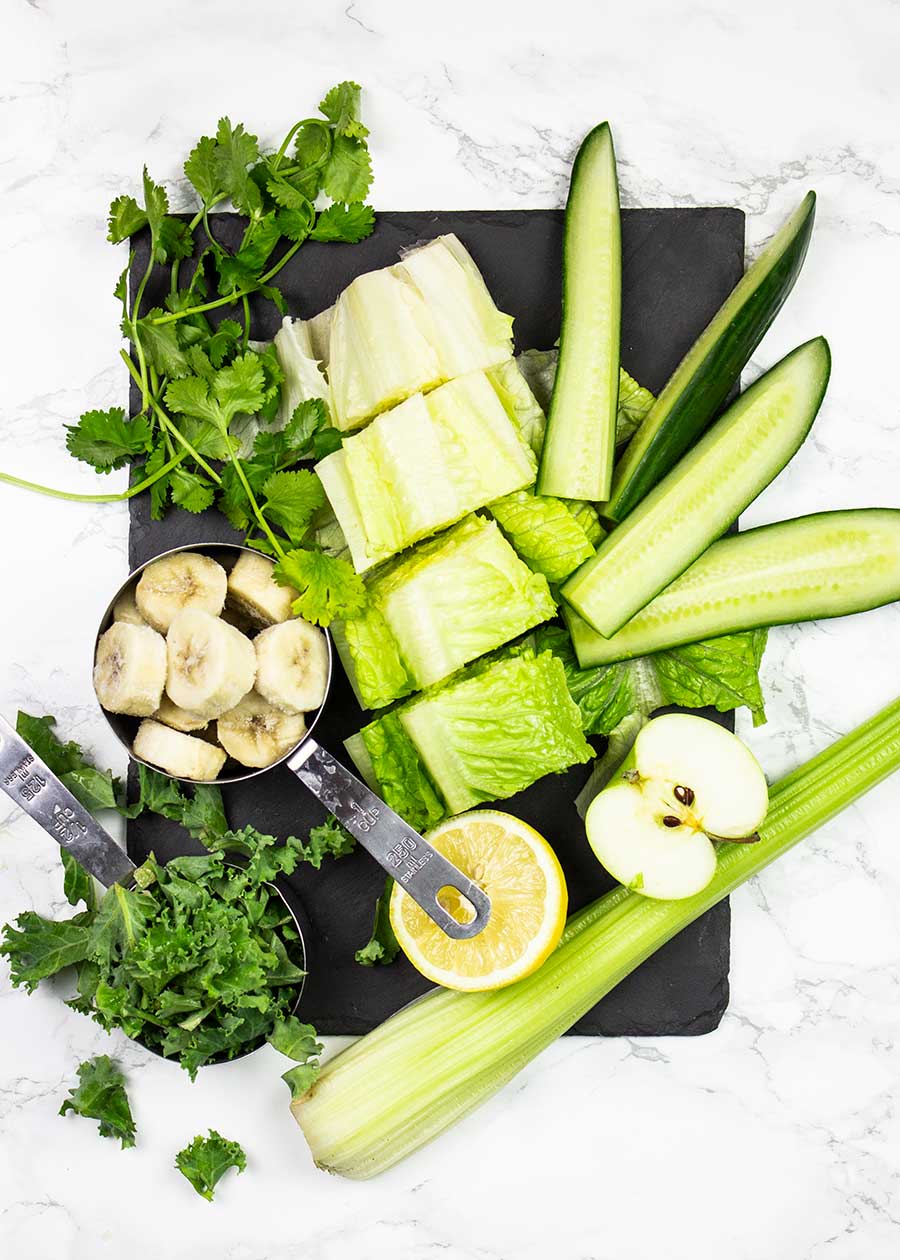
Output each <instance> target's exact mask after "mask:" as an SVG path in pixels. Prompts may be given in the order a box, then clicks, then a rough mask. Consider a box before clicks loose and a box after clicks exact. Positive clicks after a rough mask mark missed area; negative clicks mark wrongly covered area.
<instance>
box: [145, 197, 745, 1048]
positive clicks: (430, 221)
mask: <svg viewBox="0 0 900 1260" xmlns="http://www.w3.org/2000/svg"><path fill="white" fill-rule="evenodd" d="M214 217H215V220H216V226H215V231H216V234H217V236H219V237H220V239H221V240H222V241H223V243H225V244H229V245H231V246H235V245H236V244H237V241H238V240H239V234H240V230H241V221H240V219H238V218H237V216H234V215H216V216H214ZM622 219H623V224H622V227H623V310H622V362H623V365H624V366H625V368H626V369H627V370H628V371H629V372H631V373H632V375H634V376H635V377H636V378H637V380H639V381H640V382H641V383H642V384H644V385H646V386H647V387H648V388H649V389H651V390H653V391H658V390H659V389H660V388H661V386H662V385H663V384H664V383H665V381H666V379H667V378H668V376H669V375H670V373H671V372H672V370H673V369H674V367H675V366H676V364H677V363H678V361H679V359H680V358H681V357H682V355H683V354H684V352H685V351H686V350H687V349H688V347H689V346H690V344H691V342H692V341H693V340H694V339H695V337H696V336H697V334H698V333H699V332H700V331H701V329H702V328H703V327H704V326H705V325H706V323H707V322H708V321H709V319H710V318H711V316H712V315H713V314H714V312H715V311H716V310H717V308H718V307H719V306H720V305H721V303H722V301H723V300H724V298H725V297H726V296H727V294H728V293H729V292H730V290H731V289H732V288H733V287H734V285H735V283H736V282H737V280H738V278H739V277H740V275H741V273H742V271H743V258H744V216H743V213H742V212H741V211H739V210H734V209H727V208H711V209H672V210H626V211H624V212H623V216H622ZM562 221H563V216H562V212H561V211H557V210H533V211H532V210H525V211H520V210H517V211H485V212H480V211H461V212H460V211H447V212H443V211H434V212H409V213H407V212H393V213H382V214H380V215H379V216H378V224H377V227H376V230H375V233H374V234H373V235H372V236H371V237H370V238H369V239H368V240H366V241H363V242H362V243H360V244H358V245H353V246H348V245H335V244H328V245H323V244H317V243H315V242H310V243H307V244H306V245H304V247H303V249H302V250H301V251H300V252H299V253H298V254H297V256H296V257H295V258H294V259H293V260H292V261H291V263H290V264H289V265H288V266H287V267H286V268H285V270H284V271H283V272H282V273H281V275H280V276H279V280H278V283H279V284H280V286H281V288H282V290H283V292H284V293H285V296H286V297H287V300H288V304H289V308H290V312H291V314H292V315H295V316H302V317H304V318H308V317H310V316H312V315H314V314H316V313H317V312H318V311H320V310H323V309H324V308H325V307H326V306H329V305H330V304H331V303H332V302H333V301H334V299H335V298H336V297H337V295H338V293H339V292H340V291H341V289H343V288H344V287H345V286H346V285H347V284H348V283H349V281H350V280H352V279H353V277H354V276H356V275H357V274H359V273H360V272H362V271H368V270H371V269H372V268H375V267H382V266H385V265H386V264H389V263H391V262H393V261H395V259H396V258H397V255H398V253H399V251H400V250H402V249H404V248H405V247H408V246H410V245H411V244H413V243H414V242H416V241H419V240H424V239H428V238H430V237H432V236H436V235H438V234H440V233H442V232H456V233H457V235H458V236H459V237H460V238H461V239H462V241H463V242H464V243H465V245H466V246H467V247H468V248H469V250H470V251H471V252H472V254H473V256H474V258H475V261H476V262H477V263H478V265H479V266H480V268H481V270H482V272H483V273H484V276H485V279H486V281H487V283H488V286H489V287H490V290H491V292H492V294H493V296H494V298H495V300H496V302H497V304H498V305H499V306H500V308H501V309H502V310H505V311H509V312H510V313H511V314H513V315H514V316H515V318H516V323H515V332H516V343H517V348H518V349H528V348H532V347H536V348H540V349H543V348H546V347H548V346H551V345H552V344H553V343H554V341H555V339H556V337H557V336H558V335H559V317H560V283H561V282H560V260H561V244H562ZM142 254H143V257H142V256H141V255H142ZM145 264H146V243H144V245H143V248H141V247H140V246H139V248H138V254H137V257H136V262H135V270H136V272H137V274H138V275H140V274H141V273H142V272H143V269H144V266H145ZM148 296H149V301H148V303H147V305H148V306H149V305H150V304H152V303H153V302H154V301H156V300H157V298H156V297H155V296H154V294H153V292H152V288H151V290H150V292H149V294H148ZM253 314H254V320H255V323H254V327H253V335H254V336H255V337H258V338H260V339H264V338H268V337H271V336H272V335H273V334H274V332H275V331H276V330H277V327H278V317H277V315H276V314H275V312H274V311H273V309H272V307H271V305H270V304H268V303H265V304H262V303H259V304H257V306H256V307H255V309H254V312H253ZM133 401H134V400H133ZM130 509H131V535H130V553H129V554H130V558H131V564H132V567H134V566H136V565H138V564H142V563H143V562H144V561H145V560H148V559H150V558H151V557H153V556H154V555H157V554H158V553H159V552H162V551H165V550H167V549H168V548H170V547H176V546H181V545H184V544H190V543H200V542H204V541H206V542H212V541H223V542H239V541H241V540H240V538H239V537H238V535H237V534H235V532H234V531H233V530H232V529H231V527H230V526H229V524H228V522H227V521H226V520H225V519H224V518H223V517H221V516H219V515H218V514H217V513H215V512H209V513H206V514H205V515H204V516H203V517H201V518H196V517H192V516H189V515H188V514H187V513H185V512H178V513H170V514H169V516H168V517H167V518H166V519H165V520H164V521H162V522H153V521H150V519H149V506H148V503H147V496H146V495H142V496H139V497H138V498H136V499H132V500H131V504H130ZM708 716H711V717H716V715H715V714H713V713H709V714H708ZM364 720H365V719H364V717H363V714H362V713H361V711H360V709H359V707H358V706H357V704H356V701H355V700H354V698H353V696H352V694H351V691H350V688H349V685H348V684H347V682H346V679H345V678H344V676H343V674H342V672H341V671H340V670H339V669H338V670H337V671H336V677H335V683H334V687H333V690H332V694H331V698H330V700H329V703H328V707H327V710H326V712H325V714H324V715H323V717H322V722H321V725H320V726H319V728H318V731H317V738H320V740H321V742H322V743H323V744H324V745H325V747H327V748H330V749H331V750H332V752H335V753H337V754H338V755H341V754H342V753H343V748H342V740H343V739H344V738H345V737H346V736H347V735H350V734H351V733H352V732H354V731H356V730H358V729H359V727H360V726H361V725H362V724H363V722H364ZM719 720H722V721H724V720H725V719H721V718H720V719H719ZM588 769H589V768H587V767H584V766H579V767H576V768H574V769H573V770H571V771H570V772H568V773H567V774H564V775H561V776H555V777H551V778H548V779H545V780H543V781H541V782H540V783H537V784H535V785H534V786H533V787H531V788H529V789H528V791H526V792H522V793H520V794H519V795H518V796H516V797H513V798H512V799H511V800H510V801H507V802H506V803H505V804H504V806H503V808H504V809H509V810H510V811H511V812H512V813H515V814H518V815H520V816H521V817H522V818H525V819H526V820H527V821H528V822H530V823H532V824H533V825H534V826H536V827H537V829H538V830H539V831H541V832H543V834H544V835H546V836H548V837H549V838H550V839H551V841H552V842H553V843H554V845H555V846H556V848H557V851H558V853H559V857H560V860H561V862H562V864H563V867H564V868H565V872H566V878H567V880H568V886H569V894H570V906H571V908H572V909H573V910H574V909H577V908H578V907H580V906H582V905H584V904H585V903H586V902H587V901H589V900H592V899H593V898H594V897H596V896H598V895H599V894H601V893H602V892H604V891H605V890H606V889H607V888H609V887H610V886H611V881H610V879H609V877H608V876H606V874H605V872H604V871H603V870H602V869H601V867H600V866H599V865H598V864H597V862H596V861H595V860H594V858H593V856H592V855H591V853H590V851H589V849H588V847H587V844H586V842H585V839H584V829H583V826H582V824H581V822H580V820H579V818H578V816H577V814H576V812H575V808H574V805H573V800H574V797H575V795H576V794H577V792H578V790H579V788H580V787H581V786H582V784H583V783H584V781H585V779H586V778H587V774H588ZM225 800H226V806H227V809H228V814H229V819H230V821H231V825H232V826H233V827H242V826H244V825H246V824H248V823H251V822H252V823H253V824H254V825H255V826H256V827H258V828H260V829H261V830H263V831H266V832H273V833H275V834H282V835H286V834H288V833H291V832H295V833H298V834H301V835H302V834H303V833H304V831H305V829H308V828H309V827H310V826H312V825H315V823H317V822H319V821H321V819H322V816H323V810H322V808H321V807H320V806H319V805H318V804H317V802H316V801H314V800H313V799H312V797H311V796H309V795H308V794H307V793H306V792H305V791H304V789H303V788H302V787H301V786H300V784H299V783H298V782H297V780H296V779H295V778H294V776H293V775H291V774H290V773H289V772H288V771H287V770H285V769H283V768H280V769H277V770H274V771H272V772H271V773H270V774H267V775H264V776H261V777H259V778H256V779H253V780H251V781H250V782H249V783H245V784H237V785H234V786H231V787H229V788H226V789H225ZM196 847H197V846H194V845H192V842H191V841H189V840H187V841H185V838H184V835H183V833H182V832H180V830H179V829H178V828H177V827H175V826H174V825H173V824H171V823H167V822H165V821H164V820H162V819H158V818H156V817H144V818H141V819H138V820H136V821H133V822H130V823H129V825H128V852H129V854H130V855H131V857H132V858H134V859H135V860H136V861H140V860H141V859H142V858H143V857H145V856H146V855H147V853H148V852H149V851H150V850H151V849H153V850H154V851H155V852H156V854H157V856H158V857H160V858H163V859H167V858H169V857H172V856H175V854H176V853H178V852H185V851H189V850H190V851H193V850H194V849H195V848H196ZM291 882H292V883H293V885H294V887H295V889H296V891H297V893H298V894H299V896H300V897H301V899H302V901H303V903H304V905H305V909H306V914H307V917H308V920H309V926H310V929H311V931H310V936H309V942H308V943H309V966H310V975H309V980H308V983H307V988H306V993H305V995H304V999H303V1006H302V1011H301V1014H302V1015H303V1018H304V1019H307V1020H309V1021H311V1022H312V1023H313V1024H315V1026H316V1028H317V1029H318V1030H319V1032H320V1033H324V1034H358V1033H364V1032H367V1031H369V1030H370V1029H371V1028H373V1027H374V1026H375V1025H377V1024H379V1023H380V1022H381V1021H382V1020H383V1019H385V1018H386V1017H387V1016H388V1015H390V1014H391V1013H392V1012H393V1011H395V1010H397V1009H398V1008H399V1007H401V1006H403V1005H404V1004H405V1003H406V1002H408V1001H410V1000H411V999H412V998H414V997H416V996H418V995H419V994H420V993H421V992H423V991H424V990H425V989H426V988H427V987H428V985H427V982H426V981H424V980H423V979H422V978H421V977H420V976H419V975H418V974H417V973H416V972H415V971H414V970H413V968H412V967H411V966H410V965H409V964H408V963H407V962H406V960H405V959H404V958H402V957H401V958H399V959H398V960H397V962H396V963H394V965H393V966H390V967H376V968H362V967H360V966H359V965H358V964H357V963H356V962H355V961H354V958H353V955H354V951H355V950H356V949H357V948H359V947H360V946H361V945H363V944H365V942H366V941H367V940H368V938H369V932H370V927H371V921H372V913H373V908H374V904H375V898H376V897H377V896H378V894H379V893H380V892H381V889H382V886H383V882H384V878H383V874H382V872H381V870H380V868H378V867H377V866H376V865H375V863H374V862H373V861H372V860H371V859H370V858H369V857H368V856H367V855H366V854H364V853H362V852H359V853H356V854H354V855H352V856H351V857H348V858H345V859H343V860H342V861H340V862H336V863H331V864H329V865H327V866H326V867H324V868H323V869H322V870H321V871H320V872H315V871H312V870H300V871H298V872H297V873H296V874H295V875H294V876H293V877H292V881H291ZM729 928H730V911H729V907H728V904H727V902H725V903H722V904H720V905H719V906H717V907H715V909H713V910H712V911H710V912H709V913H708V914H706V915H705V916H704V917H703V918H702V919H701V920H699V921H698V922H697V923H695V924H694V925H693V926H691V927H690V928H688V929H687V930H686V931H684V932H682V933H681V934H680V935H679V936H678V937H676V938H675V939H674V940H673V941H671V942H669V944H668V945H666V946H665V947H664V948H663V949H661V950H660V951H659V952H658V953H657V954H656V955H654V957H653V958H651V959H650V960H649V961H648V962H646V963H645V964H644V965H643V966H642V967H641V968H640V969H639V970H638V971H637V972H635V973H634V974H633V975H631V976H630V977H628V978H627V979H626V980H625V981H624V982H623V983H622V984H621V985H619V986H618V988H616V989H615V990H614V991H613V992H612V993H611V994H609V996H608V997H606V998H604V1000H603V1001H602V1002H601V1003H599V1005H598V1006H596V1007H595V1008H594V1009H593V1010H592V1011H591V1012H589V1014H588V1015H586V1016H585V1018H584V1019H583V1020H582V1021H581V1022H580V1023H579V1024H578V1025H577V1026H576V1027H575V1028H574V1029H573V1032H577V1033H586V1034H590V1035H600V1036H628V1035H659V1034H698V1033H705V1032H709V1031H711V1030H712V1029H714V1028H715V1027H716V1026H717V1025H718V1023H719V1020H720V1019H721V1017H722V1014H723V1013H724V1010H725V1007H726V1005H727V1002H728V964H729V943H730V942H729Z"/></svg>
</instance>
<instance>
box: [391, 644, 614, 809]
mask: <svg viewBox="0 0 900 1260" xmlns="http://www.w3.org/2000/svg"><path fill="white" fill-rule="evenodd" d="M391 717H394V718H396V719H397V720H398V721H399V723H400V725H401V726H402V729H403V731H404V732H405V733H406V735H407V736H408V738H409V740H410V741H411V743H412V744H413V745H414V747H415V750H416V751H417V752H418V754H419V756H420V757H421V759H422V761H423V762H424V765H425V768H426V769H427V771H428V774H429V777H430V779H431V780H432V781H433V782H434V784H435V785H436V787H437V788H438V790H439V791H440V793H441V795H442V797H443V798H444V800H445V801H446V805H447V810H448V812H449V813H451V814H456V813H459V812H460V811H461V810H464V809H469V808H471V807H472V806H473V805H478V804H480V803H482V802H484V801H496V800H503V799H504V798H506V797H508V796H512V795H513V794H514V793H515V792H518V791H520V790H521V789H523V788H526V787H528V786H529V785H530V784H531V783H534V782H535V780H537V779H540V778H542V777H543V776H544V775H545V774H554V773H557V772H559V771H561V770H565V769H567V768H568V767H569V766H572V765H576V764H578V763H581V762H586V761H590V760H591V759H592V758H593V755H594V753H593V750H592V749H591V747H590V745H589V744H588V743H587V741H586V740H585V738H584V735H583V733H582V729H581V717H580V714H579V711H578V706H577V705H576V704H575V702H574V701H573V700H572V698H571V696H570V695H569V692H568V689H567V687H566V676H565V671H564V669H563V666H562V663H561V662H560V661H559V660H558V659H557V658H556V657H555V656H554V655H553V653H552V652H541V653H540V654H538V655H535V653H534V652H532V651H529V650H525V651H522V652H520V653H519V654H517V655H512V656H506V657H501V658H499V659H497V660H493V661H490V662H486V663H485V662H479V663H478V665H476V666H475V667H474V668H473V669H471V670H469V671H467V672H466V673H464V674H462V675H461V676H460V677H459V678H456V679H451V680H450V681H449V682H447V683H445V684H444V685H443V686H441V687H438V688H436V689H435V690H434V691H432V692H427V693H426V694H425V695H423V696H421V697H419V698H417V699H416V700H413V701H412V702H410V703H407V704H405V705H403V706H401V708H400V709H398V710H397V711H396V713H395V714H391ZM376 774H377V775H378V778H379V782H381V781H382V779H381V773H380V771H379V768H378V766H377V763H376Z"/></svg>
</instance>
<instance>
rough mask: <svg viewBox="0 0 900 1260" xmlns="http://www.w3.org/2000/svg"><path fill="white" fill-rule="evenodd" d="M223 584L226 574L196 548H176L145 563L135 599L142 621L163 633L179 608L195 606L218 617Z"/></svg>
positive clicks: (225, 584)
mask: <svg viewBox="0 0 900 1260" xmlns="http://www.w3.org/2000/svg"><path fill="white" fill-rule="evenodd" d="M227 586H228V575H227V574H226V572H225V570H224V569H223V568H222V566H221V565H220V564H216V562H215V560H211V559H210V558H209V556H202V555H200V554H199V552H196V551H179V552H177V553H176V554H175V555H174V556H163V557H162V559H161V560H154V562H153V563H152V564H148V565H147V567H146V569H145V570H144V572H143V573H142V574H141V579H140V581H139V582H138V584H137V589H136V590H135V600H136V602H137V607H138V612H139V613H140V614H141V616H142V617H143V618H144V620H145V621H146V622H147V623H148V624H149V625H151V626H152V627H153V629H154V630H159V631H160V632H161V633H162V634H166V633H168V630H169V626H170V625H171V624H172V620H173V618H174V617H175V616H176V615H177V614H178V613H180V612H181V611H182V609H185V608H199V609H202V610H203V612H208V613H212V614H213V616H218V615H219V613H220V612H221V611H222V608H223V607H224V605H225V592H226V589H227Z"/></svg>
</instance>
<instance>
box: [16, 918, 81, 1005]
mask: <svg viewBox="0 0 900 1260" xmlns="http://www.w3.org/2000/svg"><path fill="white" fill-rule="evenodd" d="M90 951H91V929H90V927H89V926H87V924H86V923H85V922H84V921H83V917H82V916H81V915H76V916H75V917H74V918H73V919H62V920H59V921H54V920H52V919H43V918H41V916H40V915H39V914H35V912H34V911H33V910H26V911H25V912H24V913H23V914H20V915H19V917H18V918H17V919H16V921H15V923H14V924H10V923H7V924H6V925H5V927H4V928H3V938H2V942H0V954H5V955H6V957H7V958H8V959H9V973H10V975H9V978H10V980H11V981H12V983H13V985H14V986H15V987H16V988H18V986H19V985H24V986H25V988H26V989H27V990H28V992H29V993H33V992H34V990H35V988H36V987H37V985H38V983H39V982H40V981H41V980H46V979H47V977H48V976H55V975H56V973H57V972H58V971H62V970H63V969H64V968H65V967H71V966H73V965H74V964H75V963H80V962H83V961H84V960H85V959H86V958H88V957H89V956H90Z"/></svg>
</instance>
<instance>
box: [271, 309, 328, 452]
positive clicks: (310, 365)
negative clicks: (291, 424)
mask: <svg viewBox="0 0 900 1260" xmlns="http://www.w3.org/2000/svg"><path fill="white" fill-rule="evenodd" d="M275 353H276V354H277V355H278V362H279V365H280V366H281V370H282V372H283V373H284V384H283V385H282V387H281V404H280V408H279V412H278V420H279V425H280V427H281V428H284V426H285V425H286V424H287V422H288V420H290V418H291V416H292V415H293V414H294V411H295V409H296V408H297V407H298V406H299V404H300V403H302V402H308V401H309V400H310V399H312V398H322V399H327V398H328V382H327V381H326V380H325V375H324V373H323V372H322V370H321V368H320V367H319V363H318V361H317V359H316V356H315V353H314V351H313V348H312V342H311V341H310V335H309V326H308V324H307V323H305V322H304V321H303V320H302V319H291V318H290V317H289V316H286V317H285V319H284V320H283V322H282V325H281V328H280V329H279V330H278V332H277V333H276V334H275Z"/></svg>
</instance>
